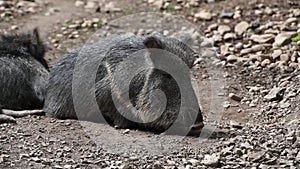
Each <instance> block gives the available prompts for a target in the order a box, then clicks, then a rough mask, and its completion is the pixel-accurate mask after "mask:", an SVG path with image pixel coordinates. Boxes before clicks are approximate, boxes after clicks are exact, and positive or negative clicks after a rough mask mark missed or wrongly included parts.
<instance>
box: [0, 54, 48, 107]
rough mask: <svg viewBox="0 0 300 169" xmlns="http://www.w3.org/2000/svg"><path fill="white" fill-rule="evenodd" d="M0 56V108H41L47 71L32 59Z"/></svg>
mask: <svg viewBox="0 0 300 169" xmlns="http://www.w3.org/2000/svg"><path fill="white" fill-rule="evenodd" d="M8 55H9V54H6V55H5V56H3V53H2V55H1V56H0V78H1V82H0V93H1V96H0V104H1V105H0V108H4V109H13V110H22V109H37V108H41V107H43V103H44V96H45V93H46V91H45V89H46V84H47V81H48V71H47V70H46V69H45V67H44V66H43V65H42V64H41V63H39V62H38V61H37V60H35V59H34V58H33V57H29V56H23V57H22V56H21V57H15V56H11V57H8Z"/></svg>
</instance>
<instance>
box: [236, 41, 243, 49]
mask: <svg viewBox="0 0 300 169" xmlns="http://www.w3.org/2000/svg"><path fill="white" fill-rule="evenodd" d="M234 47H235V48H236V49H242V48H243V43H242V42H239V43H237V44H236V45H234Z"/></svg>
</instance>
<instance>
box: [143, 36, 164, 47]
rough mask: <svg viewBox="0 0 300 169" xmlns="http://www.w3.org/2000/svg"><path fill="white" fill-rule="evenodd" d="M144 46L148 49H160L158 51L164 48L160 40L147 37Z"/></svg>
mask: <svg viewBox="0 0 300 169" xmlns="http://www.w3.org/2000/svg"><path fill="white" fill-rule="evenodd" d="M144 45H145V46H146V47H147V48H158V49H162V48H163V44H162V42H161V40H159V39H158V38H157V37H155V36H149V37H146V39H145V40H144Z"/></svg>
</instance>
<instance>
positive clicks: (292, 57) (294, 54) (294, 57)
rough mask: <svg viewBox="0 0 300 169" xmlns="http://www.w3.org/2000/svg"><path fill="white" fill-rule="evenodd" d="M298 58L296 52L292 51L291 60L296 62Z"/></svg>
mask: <svg viewBox="0 0 300 169" xmlns="http://www.w3.org/2000/svg"><path fill="white" fill-rule="evenodd" d="M298 58H299V55H298V52H297V51H294V52H293V54H292V56H291V61H292V62H297V60H298Z"/></svg>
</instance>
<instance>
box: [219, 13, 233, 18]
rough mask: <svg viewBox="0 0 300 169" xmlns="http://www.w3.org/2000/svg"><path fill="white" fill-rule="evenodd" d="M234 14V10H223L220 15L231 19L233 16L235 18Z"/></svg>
mask: <svg viewBox="0 0 300 169" xmlns="http://www.w3.org/2000/svg"><path fill="white" fill-rule="evenodd" d="M233 15H234V13H233V12H222V13H221V15H220V16H221V18H229V19H231V18H233Z"/></svg>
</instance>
